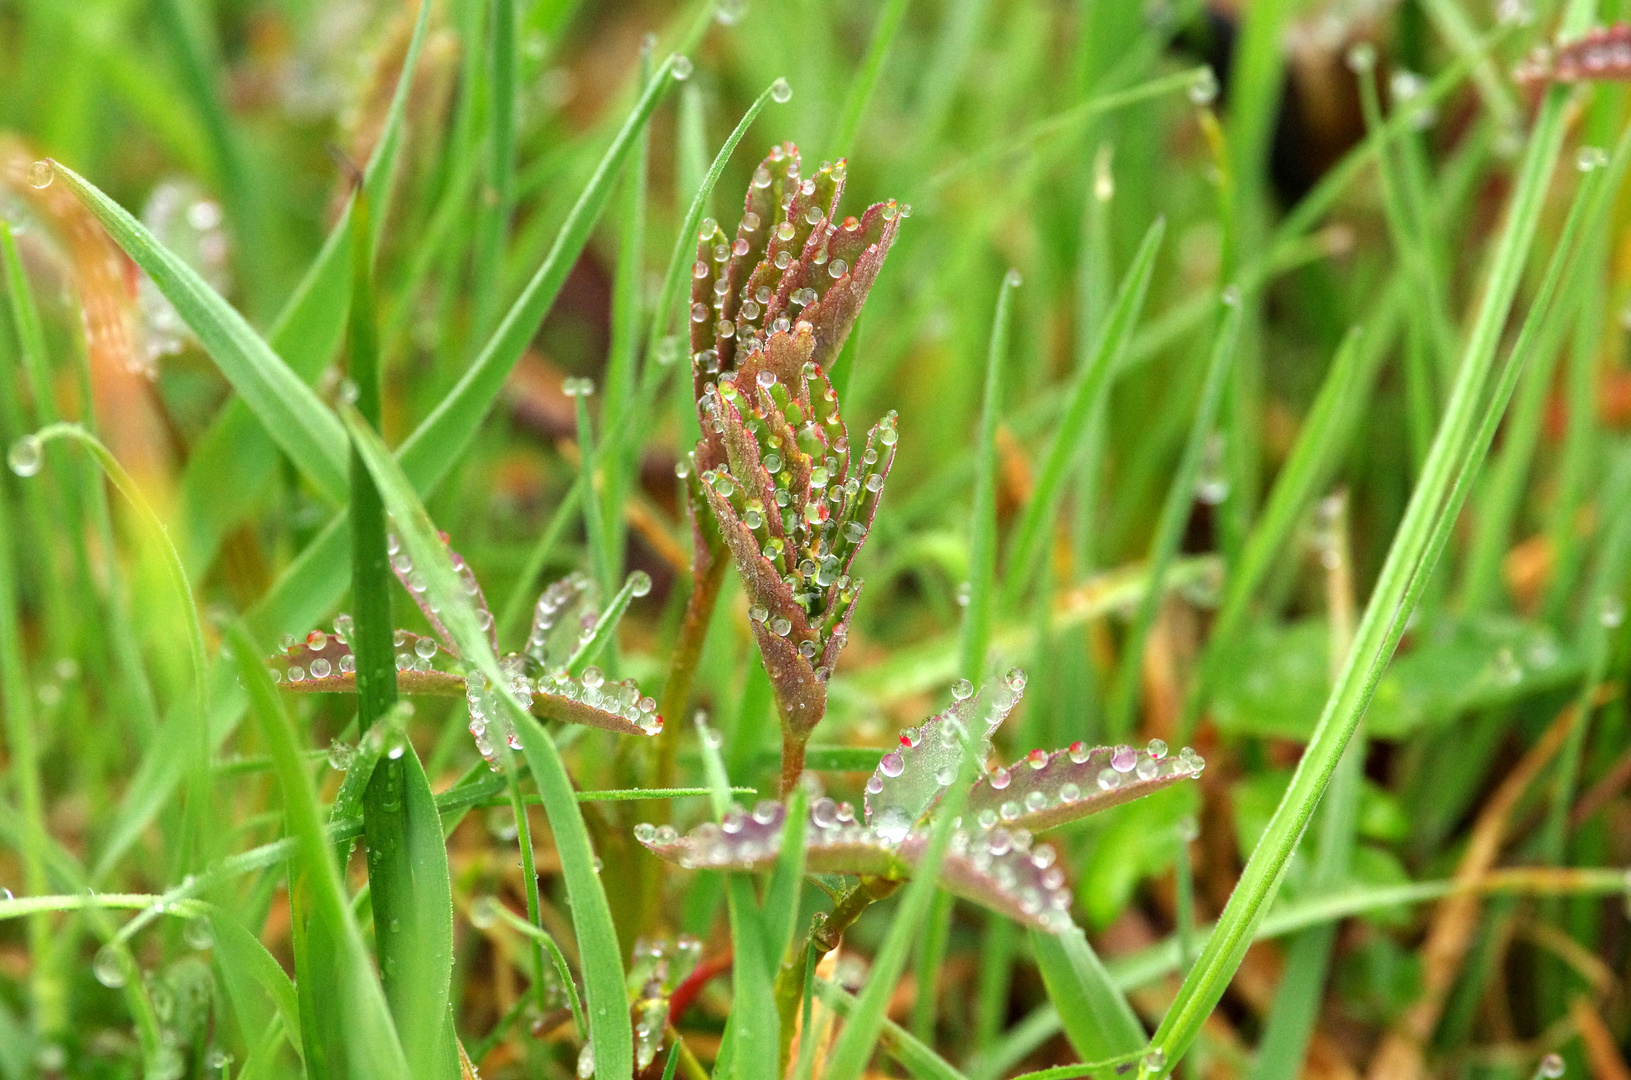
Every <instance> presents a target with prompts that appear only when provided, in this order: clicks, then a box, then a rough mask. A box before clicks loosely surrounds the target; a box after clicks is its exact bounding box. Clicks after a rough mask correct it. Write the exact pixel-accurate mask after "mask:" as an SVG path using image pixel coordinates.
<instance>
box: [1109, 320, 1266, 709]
mask: <svg viewBox="0 0 1631 1080" xmlns="http://www.w3.org/2000/svg"><path fill="white" fill-rule="evenodd" d="M1232 295H1233V301H1232V302H1231V301H1230V299H1229V298H1228V296H1229V294H1226V296H1225V299H1224V304H1225V305H1226V308H1225V314H1224V317H1223V325H1222V326H1221V327H1219V329H1218V336H1217V340H1216V341H1215V342H1214V344H1213V346H1212V356H1211V358H1210V359H1209V360H1208V361H1207V364H1206V380H1205V382H1204V383H1203V384H1202V386H1201V399H1200V401H1199V403H1198V404H1197V405H1196V406H1195V418H1194V420H1193V421H1192V422H1191V424H1190V428H1189V439H1188V441H1187V442H1186V443H1185V445H1184V452H1183V457H1182V458H1181V459H1180V460H1179V462H1178V468H1177V470H1176V471H1175V472H1174V473H1173V476H1172V486H1171V487H1170V488H1169V489H1168V491H1167V499H1166V503H1165V504H1164V505H1163V506H1162V507H1161V515H1160V517H1158V518H1157V519H1156V523H1155V535H1154V536H1153V537H1152V538H1151V540H1150V554H1149V559H1148V560H1147V565H1148V567H1149V575H1150V581H1149V585H1148V586H1147V587H1146V588H1145V590H1144V599H1143V600H1142V601H1141V602H1140V603H1139V605H1138V611H1137V612H1136V613H1135V614H1134V615H1133V621H1132V624H1131V625H1130V626H1129V627H1128V629H1127V636H1126V638H1125V639H1123V641H1122V646H1121V649H1122V652H1121V661H1120V664H1119V665H1118V666H1117V669H1116V676H1115V682H1114V684H1113V686H1112V688H1111V691H1110V706H1109V709H1108V712H1107V715H1106V725H1107V730H1108V734H1109V738H1110V740H1111V741H1117V740H1120V739H1124V738H1126V737H1128V736H1129V735H1130V734H1131V733H1132V728H1133V710H1134V709H1135V708H1136V706H1137V703H1138V682H1139V672H1140V670H1141V669H1142V666H1143V662H1144V639H1145V637H1147V636H1148V635H1149V632H1150V626H1151V625H1153V624H1154V622H1155V613H1156V610H1157V608H1159V607H1160V604H1161V598H1162V596H1163V595H1164V590H1163V588H1162V583H1163V581H1164V580H1165V578H1166V573H1167V569H1168V567H1170V566H1171V565H1172V560H1173V557H1174V556H1175V555H1177V554H1178V544H1179V542H1180V541H1182V540H1183V531H1184V526H1185V525H1186V524H1187V523H1188V522H1189V508H1190V506H1191V504H1192V503H1193V502H1194V499H1195V481H1196V478H1197V477H1198V476H1199V475H1200V470H1201V459H1202V458H1203V457H1204V456H1205V454H1206V441H1207V439H1209V438H1210V437H1211V435H1212V428H1213V425H1214V424H1215V423H1216V422H1217V416H1218V410H1219V408H1220V407H1221V406H1222V404H1223V391H1224V387H1225V385H1226V383H1227V381H1228V378H1229V372H1230V371H1231V369H1232V366H1233V364H1234V359H1235V346H1236V345H1237V344H1238V343H1239V341H1240V324H1241V319H1242V313H1241V312H1242V303H1241V299H1240V294H1239V293H1238V292H1235V293H1233V294H1232Z"/></svg>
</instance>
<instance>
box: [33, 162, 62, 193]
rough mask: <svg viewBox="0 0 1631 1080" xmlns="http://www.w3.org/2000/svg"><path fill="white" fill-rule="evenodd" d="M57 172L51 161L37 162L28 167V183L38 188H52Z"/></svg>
mask: <svg viewBox="0 0 1631 1080" xmlns="http://www.w3.org/2000/svg"><path fill="white" fill-rule="evenodd" d="M56 175H57V170H56V168H55V167H54V166H53V165H52V164H51V162H50V161H36V162H35V163H34V164H32V165H30V166H29V167H28V182H29V183H30V184H33V185H34V186H35V187H37V188H44V187H50V186H51V181H52V180H53V179H55V178H56Z"/></svg>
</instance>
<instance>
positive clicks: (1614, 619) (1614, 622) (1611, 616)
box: [1597, 596, 1625, 630]
mask: <svg viewBox="0 0 1631 1080" xmlns="http://www.w3.org/2000/svg"><path fill="white" fill-rule="evenodd" d="M1597 620H1598V621H1599V622H1601V623H1602V624H1603V625H1604V626H1606V627H1608V628H1609V629H1610V630H1613V629H1614V628H1615V627H1617V626H1619V625H1620V624H1621V623H1623V622H1624V621H1625V602H1624V601H1623V600H1621V599H1620V598H1619V597H1618V596H1605V597H1603V604H1602V607H1600V608H1599V609H1598V611H1597Z"/></svg>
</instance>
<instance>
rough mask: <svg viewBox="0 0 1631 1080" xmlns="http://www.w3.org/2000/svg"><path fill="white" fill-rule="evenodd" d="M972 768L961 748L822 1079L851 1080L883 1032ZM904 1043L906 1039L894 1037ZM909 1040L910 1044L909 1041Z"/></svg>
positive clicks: (972, 760) (969, 757) (970, 759)
mask: <svg viewBox="0 0 1631 1080" xmlns="http://www.w3.org/2000/svg"><path fill="white" fill-rule="evenodd" d="M978 767H979V766H978V763H977V761H976V759H975V757H974V754H973V753H972V752H971V749H970V748H969V747H968V746H966V745H965V746H964V751H963V761H962V765H961V767H960V768H959V770H958V776H957V782H956V783H954V784H952V785H951V787H949V788H948V789H947V790H946V793H945V795H943V796H942V797H941V801H940V806H939V808H938V809H937V810H936V812H935V820H934V824H933V826H932V832H931V834H930V837H929V843H928V846H927V847H926V848H925V849H924V851H923V857H922V858H921V859H920V860H919V861H918V863H917V865H916V866H915V867H914V868H913V871H912V880H911V882H910V883H908V884H907V886H906V888H905V889H903V890H901V898H900V902H899V904H898V905H897V907H896V909H895V917H894V920H893V921H891V922H890V924H889V932H888V934H886V935H885V936H884V940H883V945H882V946H881V947H880V948H879V949H878V952H877V955H876V956H875V957H874V958H873V961H872V971H871V973H870V974H869V975H868V976H867V980H866V985H865V986H864V987H863V988H862V989H861V994H860V996H859V997H858V998H857V999H856V1003H855V1008H854V1009H853V1010H852V1011H851V1014H850V1018H849V1022H848V1023H847V1024H845V1025H844V1030H843V1032H842V1033H841V1034H840V1035H839V1036H838V1042H837V1045H835V1046H834V1047H833V1050H832V1056H831V1057H829V1058H828V1060H827V1072H826V1077H827V1080H857V1078H858V1077H860V1076H861V1074H862V1072H863V1070H864V1069H865V1068H866V1064H867V1061H868V1060H870V1059H871V1057H872V1049H873V1047H874V1046H876V1045H877V1042H878V1039H879V1037H880V1036H881V1035H882V1033H883V1029H884V1024H885V1022H886V1019H887V1017H886V1016H885V1011H886V1006H887V1004H888V1002H889V997H890V995H891V994H893V993H894V991H895V983H896V981H898V980H899V979H900V975H901V972H902V971H904V970H905V968H906V961H907V958H908V957H909V955H910V953H911V948H912V941H913V939H914V938H916V936H917V934H918V928H919V926H920V924H921V923H922V922H923V916H924V915H925V914H926V913H927V912H928V909H929V905H930V904H931V903H932V902H933V900H934V894H935V890H936V888H937V885H936V881H935V879H936V878H937V876H938V875H939V873H940V863H941V861H942V860H943V858H944V857H945V854H946V849H947V848H948V847H949V846H950V844H951V834H952V827H953V822H954V821H956V819H957V817H958V815H959V814H961V813H962V811H963V806H964V804H966V803H967V801H968V791H969V787H970V785H971V784H972V783H973V780H974V778H975V776H976V775H977V770H978ZM900 1034H901V1035H902V1036H905V1037H906V1038H910V1037H911V1036H909V1035H906V1034H905V1032H901V1033H900ZM914 1041H915V1040H914Z"/></svg>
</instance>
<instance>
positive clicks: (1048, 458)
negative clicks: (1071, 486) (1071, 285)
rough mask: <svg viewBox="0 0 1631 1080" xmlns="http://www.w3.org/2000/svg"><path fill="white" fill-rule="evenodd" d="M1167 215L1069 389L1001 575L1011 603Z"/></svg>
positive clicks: (1145, 283)
mask: <svg viewBox="0 0 1631 1080" xmlns="http://www.w3.org/2000/svg"><path fill="white" fill-rule="evenodd" d="M1166 227H1167V223H1166V219H1165V218H1157V219H1156V220H1155V223H1154V224H1153V225H1151V226H1150V228H1149V231H1148V232H1146V233H1145V234H1144V240H1143V242H1142V243H1141V244H1140V245H1139V248H1138V253H1137V254H1136V255H1134V256H1133V262H1132V265H1131V266H1129V267H1128V268H1127V273H1126V275H1125V276H1124V277H1123V278H1122V279H1121V286H1120V288H1119V290H1118V291H1117V293H1116V302H1115V304H1114V305H1112V306H1111V309H1110V314H1109V316H1108V317H1107V318H1106V319H1105V323H1104V327H1103V329H1102V330H1100V331H1099V336H1098V340H1097V342H1096V344H1095V345H1094V347H1093V350H1092V352H1090V353H1089V354H1088V356H1087V358H1086V362H1085V363H1084V364H1083V365H1082V368H1081V370H1080V371H1079V372H1078V373H1077V374H1076V377H1075V379H1074V381H1073V383H1072V385H1071V387H1070V390H1069V394H1068V397H1067V400H1066V403H1065V411H1064V414H1063V415H1062V416H1061V417H1060V420H1059V426H1058V428H1056V429H1055V430H1054V434H1053V439H1052V441H1051V442H1049V443H1048V449H1047V452H1046V453H1045V454H1044V456H1043V459H1042V467H1041V468H1040V469H1039V470H1038V471H1037V477H1036V486H1035V488H1033V489H1032V492H1031V498H1030V501H1029V502H1028V503H1027V504H1026V507H1025V516H1024V517H1023V518H1021V519H1020V522H1019V525H1018V527H1017V528H1016V530H1015V532H1014V539H1013V547H1012V549H1011V550H1010V552H1009V556H1008V567H1007V573H1006V574H1005V575H1004V591H1003V597H1004V600H1005V601H1006V603H1007V606H1009V607H1012V606H1013V604H1014V602H1015V601H1016V600H1018V598H1019V596H1020V594H1021V593H1023V592H1024V590H1025V587H1026V586H1027V585H1028V584H1029V579H1030V576H1031V569H1030V568H1031V567H1032V566H1034V565H1035V563H1036V559H1037V556H1038V552H1039V551H1040V550H1041V547H1042V543H1043V539H1044V536H1043V534H1044V533H1045V532H1046V531H1047V530H1048V529H1050V528H1051V527H1052V523H1053V517H1054V511H1055V507H1056V505H1057V503H1058V499H1059V493H1060V491H1061V490H1062V488H1063V486H1064V482H1065V474H1066V473H1067V472H1068V471H1069V467H1070V462H1071V459H1072V457H1073V456H1074V455H1075V453H1076V448H1077V446H1079V445H1080V443H1081V432H1082V429H1083V427H1084V426H1085V425H1086V424H1087V422H1088V418H1089V417H1090V416H1092V414H1093V411H1094V409H1095V408H1096V407H1097V405H1098V402H1099V401H1100V400H1102V399H1103V397H1104V395H1105V394H1106V393H1108V392H1109V389H1110V383H1111V379H1112V376H1113V375H1114V374H1115V371H1116V369H1117V368H1118V367H1120V365H1121V358H1122V356H1123V355H1124V354H1125V353H1126V351H1127V345H1128V343H1129V342H1130V341H1131V340H1132V336H1133V329H1134V327H1135V326H1137V324H1138V316H1139V313H1140V312H1141V311H1142V310H1143V307H1144V295H1145V293H1146V292H1147V291H1148V290H1149V286H1150V275H1151V274H1152V273H1153V272H1154V270H1155V255H1156V252H1157V251H1158V250H1159V249H1160V247H1161V238H1162V236H1163V235H1165V233H1166Z"/></svg>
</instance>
